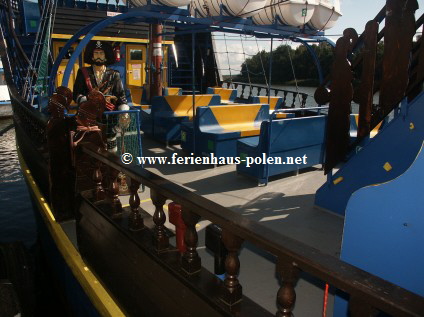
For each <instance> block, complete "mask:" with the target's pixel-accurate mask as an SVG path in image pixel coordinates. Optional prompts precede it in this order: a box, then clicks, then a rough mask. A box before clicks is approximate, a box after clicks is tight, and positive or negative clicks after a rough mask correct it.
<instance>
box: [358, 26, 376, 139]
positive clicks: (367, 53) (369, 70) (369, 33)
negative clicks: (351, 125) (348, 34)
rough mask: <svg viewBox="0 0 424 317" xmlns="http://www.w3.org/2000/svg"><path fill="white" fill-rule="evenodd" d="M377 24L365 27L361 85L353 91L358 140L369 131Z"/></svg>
mask: <svg viewBox="0 0 424 317" xmlns="http://www.w3.org/2000/svg"><path fill="white" fill-rule="evenodd" d="M377 34H378V23H377V22H376V21H373V20H372V21H369V22H368V23H367V25H366V26H365V32H364V35H363V36H364V49H363V51H362V55H363V58H362V77H361V84H360V86H359V88H358V90H357V91H355V96H354V100H355V101H356V102H357V103H359V122H358V135H357V138H358V139H363V138H364V137H366V136H368V135H369V134H370V131H371V129H370V128H371V111H372V105H373V95H374V76H375V62H376V56H377Z"/></svg>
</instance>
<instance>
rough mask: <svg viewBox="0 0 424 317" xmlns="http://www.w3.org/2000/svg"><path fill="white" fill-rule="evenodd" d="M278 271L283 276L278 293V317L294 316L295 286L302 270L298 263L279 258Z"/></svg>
mask: <svg viewBox="0 0 424 317" xmlns="http://www.w3.org/2000/svg"><path fill="white" fill-rule="evenodd" d="M277 272H278V274H279V275H280V276H281V287H280V289H279V290H278V293H277V306H278V311H277V314H276V317H292V316H293V308H294V304H295V303H296V291H295V289H294V288H295V286H296V283H297V281H298V280H299V273H300V270H299V268H298V267H297V266H296V264H294V263H291V262H288V261H285V260H283V259H281V258H278V263H277Z"/></svg>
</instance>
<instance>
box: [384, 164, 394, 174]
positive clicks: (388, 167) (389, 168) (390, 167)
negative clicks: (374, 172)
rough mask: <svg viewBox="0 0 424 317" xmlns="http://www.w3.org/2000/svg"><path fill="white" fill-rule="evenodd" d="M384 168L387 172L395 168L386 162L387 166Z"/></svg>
mask: <svg viewBox="0 0 424 317" xmlns="http://www.w3.org/2000/svg"><path fill="white" fill-rule="evenodd" d="M383 168H384V169H385V170H386V172H390V171H391V170H392V168H393V167H392V166H391V165H390V163H389V162H386V164H384V166H383Z"/></svg>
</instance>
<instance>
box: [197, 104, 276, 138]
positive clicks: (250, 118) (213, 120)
mask: <svg viewBox="0 0 424 317" xmlns="http://www.w3.org/2000/svg"><path fill="white" fill-rule="evenodd" d="M268 118H269V106H268V105H262V104H246V105H236V106H231V105H227V106H219V107H217V106H212V107H207V108H206V107H200V108H198V109H197V120H196V122H197V123H198V127H199V128H200V129H202V127H204V128H210V127H220V128H222V129H225V130H229V131H239V130H243V129H246V128H249V127H251V128H259V127H260V124H261V122H262V121H263V120H267V119H268Z"/></svg>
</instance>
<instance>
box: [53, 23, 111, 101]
mask: <svg viewBox="0 0 424 317" xmlns="http://www.w3.org/2000/svg"><path fill="white" fill-rule="evenodd" d="M103 20H104V19H103ZM103 20H100V21H96V22H93V23H91V24H89V25H86V26H85V27H83V28H81V29H80V30H79V31H78V32H77V33H75V34H74V35H73V36H72V37H71V38H70V39H69V40H68V41H67V42H66V44H65V46H64V47H63V48H62V50H61V51H60V52H59V55H58V56H57V58H56V60H55V62H54V63H53V66H52V69H51V71H50V76H49V78H50V79H49V94H50V95H51V94H53V91H54V81H55V80H56V76H57V70H58V69H59V66H60V63H61V62H62V59H63V58H64V57H65V55H66V53H67V52H68V50H69V49H70V48H71V46H72V44H74V43H75V42H76V41H78V39H79V38H80V37H81V36H82V35H85V34H87V32H88V31H89V30H90V29H91V28H93V27H94V26H96V25H97V24H99V23H100V22H101V21H103ZM72 65H73V64H72Z"/></svg>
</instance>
